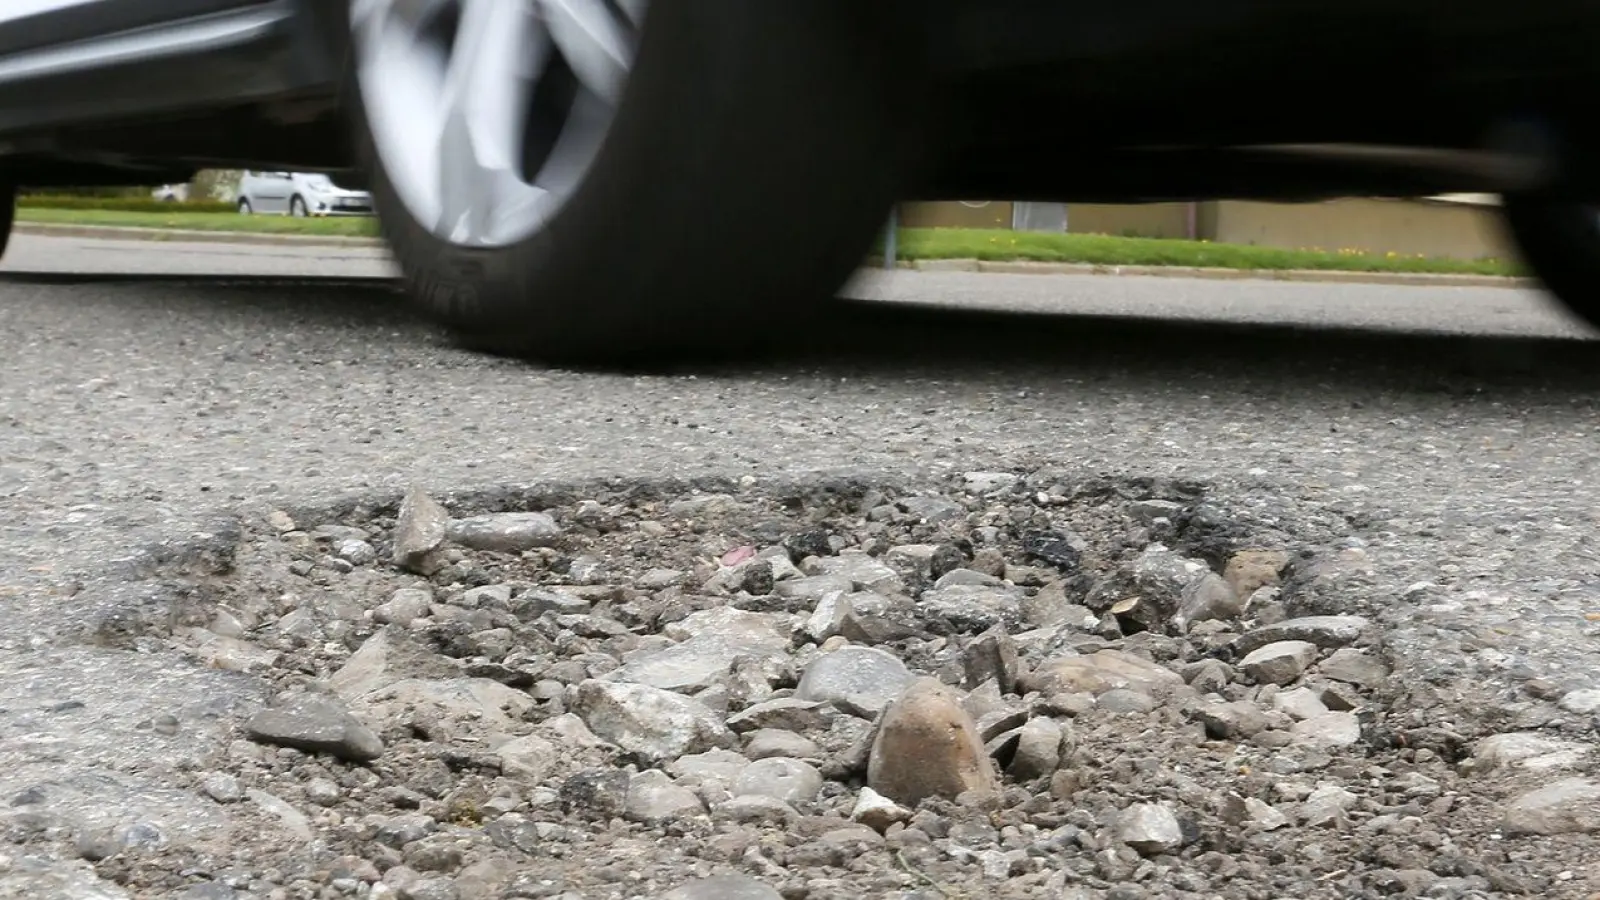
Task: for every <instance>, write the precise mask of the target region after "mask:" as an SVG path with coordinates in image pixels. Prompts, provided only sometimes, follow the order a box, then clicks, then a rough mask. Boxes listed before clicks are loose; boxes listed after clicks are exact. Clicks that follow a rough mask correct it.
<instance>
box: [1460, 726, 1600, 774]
mask: <svg viewBox="0 0 1600 900" xmlns="http://www.w3.org/2000/svg"><path fill="white" fill-rule="evenodd" d="M1592 749H1593V747H1592V745H1590V744H1583V743H1579V742H1577V741H1568V740H1562V739H1560V738H1554V737H1549V736H1547V735H1542V734H1535V733H1533V732H1507V733H1504V734H1492V735H1489V736H1488V737H1486V738H1483V739H1482V740H1480V741H1478V743H1477V745H1476V746H1475V747H1473V750H1472V759H1471V763H1472V768H1474V769H1476V770H1478V771H1484V772H1486V771H1490V770H1493V769H1497V768H1501V767H1504V766H1514V767H1516V768H1520V769H1532V770H1535V771H1540V770H1548V769H1562V768H1569V767H1572V766H1576V765H1577V764H1578V763H1580V762H1582V761H1583V759H1584V758H1585V757H1586V756H1588V755H1589V752H1590V751H1591V750H1592Z"/></svg>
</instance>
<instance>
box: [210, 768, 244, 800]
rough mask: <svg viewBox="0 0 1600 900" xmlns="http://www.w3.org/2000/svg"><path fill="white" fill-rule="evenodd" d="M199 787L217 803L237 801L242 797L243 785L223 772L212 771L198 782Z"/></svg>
mask: <svg viewBox="0 0 1600 900" xmlns="http://www.w3.org/2000/svg"><path fill="white" fill-rule="evenodd" d="M200 789H201V790H202V791H204V792H205V794H206V796H207V797H210V798H211V799H213V800H215V801H217V802H218V803H238V802H239V801H240V800H243V799H244V786H243V785H241V784H240V783H239V779H237V778H235V777H233V776H232V775H229V774H227V773H225V772H213V773H211V774H210V775H207V776H206V777H205V780H203V781H201V782H200Z"/></svg>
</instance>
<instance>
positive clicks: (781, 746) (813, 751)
mask: <svg viewBox="0 0 1600 900" xmlns="http://www.w3.org/2000/svg"><path fill="white" fill-rule="evenodd" d="M744 756H745V758H746V759H752V760H757V759H766V758H768V757H772V756H787V757H792V758H794V759H820V758H821V757H822V748H820V747H818V746H817V742H816V741H813V740H811V739H810V738H808V737H806V736H804V735H800V734H795V733H794V732H792V731H784V730H782V729H777V728H761V729H758V730H756V731H754V732H752V733H751V734H750V736H749V739H748V740H746V742H745V747H744Z"/></svg>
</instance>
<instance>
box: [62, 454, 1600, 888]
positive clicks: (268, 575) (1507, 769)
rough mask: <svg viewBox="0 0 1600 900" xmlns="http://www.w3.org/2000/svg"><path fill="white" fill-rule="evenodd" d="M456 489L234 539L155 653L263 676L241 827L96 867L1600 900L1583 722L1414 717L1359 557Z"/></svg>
mask: <svg viewBox="0 0 1600 900" xmlns="http://www.w3.org/2000/svg"><path fill="white" fill-rule="evenodd" d="M448 506H449V507H452V508H447V506H446V505H441V504H439V503H437V502H436V501H434V500H433V499H430V498H429V497H427V496H426V495H425V494H422V493H420V492H413V493H412V494H411V495H409V496H408V497H407V499H406V500H405V502H404V503H403V504H402V505H401V506H400V507H399V509H398V510H396V509H394V508H383V507H382V506H370V507H355V508H346V509H343V510H340V511H338V512H337V513H334V512H328V511H322V512H318V511H298V512H283V511H279V512H275V513H273V514H272V515H271V516H270V517H268V518H267V520H266V521H265V522H262V523H257V524H256V525H255V526H253V527H251V528H247V529H246V532H247V533H246V534H245V536H244V538H243V543H241V544H240V545H239V547H238V548H237V552H236V553H235V554H234V555H233V556H232V557H231V559H230V561H229V562H228V564H227V565H218V566H216V567H215V572H217V573H223V574H214V575H212V576H209V577H207V578H204V579H201V580H200V581H198V582H196V583H195V584H194V585H193V588H194V589H193V590H192V592H191V593H190V595H189V596H188V598H187V600H186V601H185V602H184V603H182V604H180V606H179V607H178V608H177V610H176V613H175V617H174V619H173V624H172V627H171V629H170V632H169V633H167V634H166V635H165V636H164V637H163V638H162V641H163V642H164V643H165V644H167V645H168V646H171V647H176V648H179V649H180V650H181V651H182V652H183V653H184V654H185V655H187V656H188V657H189V658H190V659H192V660H194V661H195V662H197V663H199V664H202V665H205V666H208V667H212V668H217V669H223V670H229V671H234V672H239V673H242V674H243V675H247V676H251V677H259V678H262V679H265V680H266V681H267V682H268V683H269V684H270V686H271V693H272V695H273V697H274V699H273V701H272V703H271V705H270V706H269V707H267V708H265V709H263V710H261V711H260V712H257V713H254V714H252V715H251V716H249V717H244V718H241V719H240V720H239V721H238V722H237V723H236V734H237V736H236V739H235V740H233V742H232V743H231V744H230V745H228V746H227V748H226V751H225V752H223V753H221V754H219V755H218V756H217V758H215V759H214V760H211V761H210V762H209V763H208V764H207V765H205V766H203V767H202V768H200V769H197V770H196V771H193V772H189V773H187V775H186V777H192V781H193V783H192V785H189V787H191V788H192V789H193V790H195V791H197V792H200V793H201V794H203V795H205V796H208V797H209V798H211V800H212V801H214V802H215V803H217V804H219V805H221V806H222V807H225V808H227V809H229V810H231V811H232V812H233V813H234V814H235V815H236V816H238V817H241V819H242V820H243V821H247V822H254V823H256V825H257V826H258V828H257V830H255V831H254V832H252V833H251V834H249V836H248V837H246V838H245V839H243V840H241V839H240V838H239V837H238V836H237V835H233V836H230V837H229V838H228V839H227V840H226V841H224V840H223V839H222V838H220V837H219V839H218V841H216V842H214V843H213V844H207V843H206V842H205V841H186V842H183V843H182V844H179V843H176V842H165V841H163V840H160V839H159V837H160V835H159V833H157V834H156V835H155V836H154V837H152V833H151V832H152V829H151V828H148V827H147V828H144V829H143V830H141V827H140V824H139V823H129V824H127V825H124V826H122V827H120V828H115V829H102V830H101V831H99V832H96V833H94V834H88V835H80V836H78V838H77V847H78V850H79V853H80V855H82V856H83V857H84V858H87V859H90V860H91V861H93V862H95V865H96V867H97V870H98V871H99V872H100V874H101V875H102V876H104V877H106V878H109V879H111V880H114V881H117V882H120V883H122V884H124V885H126V886H127V887H128V888H129V889H130V890H132V891H134V892H135V893H136V894H137V895H139V896H145V895H150V896H156V895H165V894H162V893H161V892H163V891H166V892H173V893H175V892H179V891H189V892H190V893H185V894H182V896H194V897H233V896H240V897H245V896H248V897H257V896H259V897H286V898H287V897H294V898H302V897H304V898H313V897H315V898H331V897H399V898H414V900H436V898H445V900H479V898H535V897H559V898H574V900H575V898H634V897H670V898H675V900H693V898H698V900H714V898H715V900H727V898H751V900H756V898H773V897H783V898H789V900H798V898H818V900H820V898H837V897H849V896H861V897H884V898H908V900H909V898H936V897H1019V898H1021V897H1049V898H1061V897H1071V898H1078V897H1083V898H1090V897H1116V898H1140V897H1162V898H1166V897H1172V898H1180V897H1196V898H1199V897H1215V896H1227V897H1239V898H1263V900H1269V898H1278V897H1288V896H1292V897H1298V898H1312V897H1368V896H1373V897H1376V896H1390V895H1402V896H1428V897H1462V898H1466V897H1486V896H1499V895H1505V894H1515V893H1522V892H1529V891H1543V890H1549V891H1553V892H1555V893H1552V896H1558V895H1561V894H1560V892H1561V891H1563V890H1568V889H1570V890H1573V891H1577V893H1573V894H1571V896H1587V893H1586V892H1587V891H1589V890H1593V889H1594V887H1593V885H1592V884H1589V883H1588V879H1589V878H1591V877H1592V876H1593V874H1594V873H1592V872H1585V871H1583V870H1581V869H1579V870H1574V869H1573V868H1571V866H1572V865H1574V862H1573V861H1575V860H1581V859H1585V858H1587V856H1586V855H1585V854H1584V853H1583V851H1582V848H1583V846H1585V843H1584V842H1585V841H1587V840H1590V839H1589V838H1588V837H1586V833H1587V832H1591V831H1595V830H1600V788H1596V787H1595V786H1594V784H1593V783H1592V782H1590V781H1587V780H1585V779H1584V778H1583V777H1582V776H1583V774H1584V772H1585V771H1587V768H1588V766H1589V765H1590V760H1591V754H1590V750H1589V747H1588V746H1587V745H1586V744H1582V743H1578V742H1574V741H1571V740H1564V739H1556V738H1553V737H1549V736H1546V735H1540V734H1536V733H1531V732H1530V733H1526V734H1513V735H1509V736H1501V737H1498V738H1493V739H1490V740H1486V741H1476V740H1475V739H1476V738H1477V737H1479V736H1480V735H1478V734H1463V733H1462V729H1461V726H1459V724H1452V723H1447V722H1442V721H1440V720H1438V719H1436V718H1433V717H1431V714H1430V712H1429V711H1428V710H1423V709H1417V708H1403V707H1401V706H1400V705H1399V704H1400V703H1401V702H1402V698H1404V697H1406V696H1409V695H1408V693H1407V692H1406V691H1405V690H1403V689H1402V687H1403V686H1397V685H1396V684H1395V683H1394V680H1395V679H1394V678H1393V677H1392V675H1391V665H1392V663H1393V661H1392V660H1390V659H1388V658H1387V656H1386V654H1385V650H1384V647H1383V644H1382V634H1381V633H1380V630H1379V628H1378V627H1377V625H1376V623H1375V622H1374V621H1371V620H1369V619H1368V618H1366V617H1364V616H1362V615H1358V614H1353V613H1352V611H1351V610H1350V609H1340V608H1338V603H1337V602H1336V601H1335V600H1332V599H1330V597H1332V596H1333V593H1330V589H1329V584H1330V583H1335V582H1330V581H1329V579H1328V578H1327V577H1324V576H1325V575H1327V573H1328V572H1329V571H1331V570H1330V569H1329V567H1328V564H1327V560H1328V559H1330V558H1333V559H1337V558H1338V555H1339V553H1340V552H1341V551H1340V550H1339V548H1337V547H1329V546H1314V545H1309V544H1296V543H1295V542H1294V541H1293V540H1292V539H1290V538H1289V537H1287V536H1286V535H1285V534H1284V533H1282V532H1274V531H1271V530H1270V529H1263V528H1257V527H1253V526H1248V525H1246V524H1244V523H1241V522H1238V521H1234V520H1232V519H1230V518H1229V517H1228V515H1227V514H1226V513H1225V511H1224V507H1222V506H1221V505H1219V504H1218V503H1216V502H1215V500H1214V498H1211V497H1209V496H1208V495H1207V491H1206V489H1205V486H1204V485H1198V484H1174V483H1165V482H1155V481H1143V482H1139V481H1118V480H1112V479H1088V480H1081V481H1076V482H1070V483H1068V482H1060V481H1053V480H1050V479H1041V478H1038V477H1021V476H1018V475H1016V474H1013V473H1006V472H992V473H981V472H975V473H968V474H966V475H964V476H960V477H957V478H954V479H951V480H950V481H948V482H945V483H939V484H930V485H925V486H922V487H921V488H915V487H907V486H904V485H901V486H893V487H891V486H886V485H881V484H880V485H873V484H871V483H867V482H856V481H851V482H845V483H842V484H839V485H832V486H825V485H819V486H814V487H812V488H808V489H803V490H790V491H778V492H770V491H763V490H761V489H760V488H759V487H758V486H751V485H746V486H744V487H737V486H730V488H729V490H728V491H726V492H723V493H705V492H693V493H684V494H670V493H663V492H662V491H660V490H654V489H649V488H646V487H640V486H628V485H619V486H616V487H615V488H614V489H608V490H596V491H594V492H593V493H592V495H590V496H587V497H580V496H562V497H544V498H539V499H538V500H537V501H536V502H525V503H520V504H519V503H515V502H511V503H502V504H500V506H499V508H494V509H485V508H481V507H479V508H473V505H472V504H470V503H451V504H448ZM1359 611H1360V610H1356V612H1359ZM1474 754H1475V755H1474ZM1529 835H1536V836H1537V839H1536V840H1529V839H1527V836H1529ZM1588 846H1590V847H1591V848H1592V844H1591V845H1588ZM1590 855H1592V854H1590ZM1563 859H1565V860H1567V862H1566V863H1562V862H1561V860H1563Z"/></svg>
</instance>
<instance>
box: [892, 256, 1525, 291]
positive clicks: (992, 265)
mask: <svg viewBox="0 0 1600 900" xmlns="http://www.w3.org/2000/svg"><path fill="white" fill-rule="evenodd" d="M878 265H879V266H881V265H882V262H881V261H880V262H879V263H878ZM896 268H899V269H907V270H911V271H915V272H976V273H989V274H1005V275H1135V276H1144V277H1150V278H1199V279H1206V280H1211V281H1299V282H1319V283H1324V284H1378V285H1385V284H1387V285H1408V286H1421V287H1504V288H1527V287H1534V286H1535V285H1536V284H1537V282H1535V281H1534V280H1533V279H1531V278H1516V277H1510V276H1504V275H1446V274H1431V273H1424V272H1352V271H1343V270H1337V269H1212V268H1198V267H1191V266H1106V265H1092V264H1087V263H1045V262H987V261H984V260H978V259H918V260H904V261H901V262H900V263H899V264H898V265H897V266H896Z"/></svg>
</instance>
